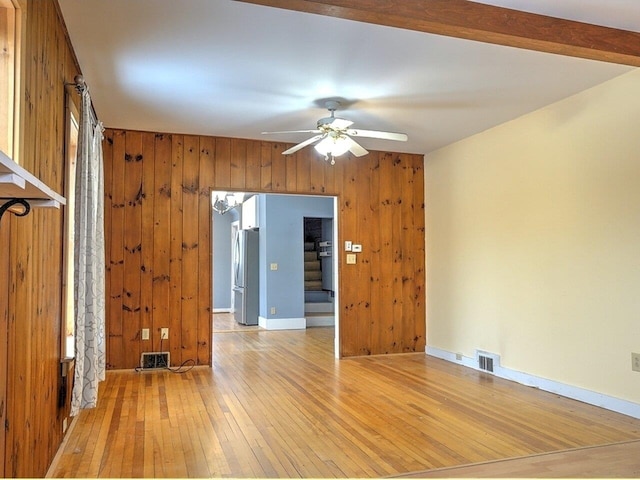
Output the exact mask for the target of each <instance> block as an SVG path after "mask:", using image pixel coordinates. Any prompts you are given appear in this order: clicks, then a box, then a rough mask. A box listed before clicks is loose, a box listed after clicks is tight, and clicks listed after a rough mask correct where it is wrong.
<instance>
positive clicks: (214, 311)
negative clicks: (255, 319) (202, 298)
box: [213, 308, 233, 313]
mask: <svg viewBox="0 0 640 480" xmlns="http://www.w3.org/2000/svg"><path fill="white" fill-rule="evenodd" d="M213 313H233V309H232V308H214V309H213Z"/></svg>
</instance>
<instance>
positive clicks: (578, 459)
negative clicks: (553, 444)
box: [396, 440, 640, 478]
mask: <svg viewBox="0 0 640 480" xmlns="http://www.w3.org/2000/svg"><path fill="white" fill-rule="evenodd" d="M571 477H574V478H575V477H581V478H640V440H636V441H632V442H622V443H614V444H611V445H604V446H599V447H582V448H576V449H572V450H566V451H564V452H554V453H541V454H539V455H530V456H528V457H521V458H512V459H506V460H496V461H493V462H485V463H478V464H473V465H465V466H462V467H449V468H437V469H434V470H427V471H422V472H415V473H410V474H406V475H399V476H398V477H396V478H571Z"/></svg>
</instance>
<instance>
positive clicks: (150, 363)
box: [140, 352, 171, 370]
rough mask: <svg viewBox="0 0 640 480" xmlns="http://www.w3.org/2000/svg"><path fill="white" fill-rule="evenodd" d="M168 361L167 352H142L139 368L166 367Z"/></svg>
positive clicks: (153, 368)
mask: <svg viewBox="0 0 640 480" xmlns="http://www.w3.org/2000/svg"><path fill="white" fill-rule="evenodd" d="M169 365H171V363H170V362H169V352H144V353H143V354H142V355H140V368H141V369H142V370H156V369H158V368H167V367H168V366H169Z"/></svg>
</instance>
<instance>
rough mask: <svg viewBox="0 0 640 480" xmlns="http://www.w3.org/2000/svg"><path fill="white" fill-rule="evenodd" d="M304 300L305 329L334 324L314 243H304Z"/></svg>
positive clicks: (329, 300) (331, 300) (328, 295)
mask: <svg viewBox="0 0 640 480" xmlns="http://www.w3.org/2000/svg"><path fill="white" fill-rule="evenodd" d="M304 300H305V304H304V307H305V308H304V312H305V313H304V316H305V318H306V320H307V327H320V326H330V325H334V324H335V317H334V313H333V299H332V298H331V296H330V294H329V292H327V291H325V290H323V289H322V263H321V260H320V258H319V256H318V250H317V247H316V242H305V243H304Z"/></svg>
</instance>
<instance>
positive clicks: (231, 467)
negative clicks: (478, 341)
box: [49, 328, 640, 478]
mask: <svg viewBox="0 0 640 480" xmlns="http://www.w3.org/2000/svg"><path fill="white" fill-rule="evenodd" d="M333 335H334V330H333V328H313V329H307V330H297V331H261V330H255V331H246V332H239V333H236V332H227V333H223V334H214V366H213V368H208V367H198V368H195V369H193V370H191V371H189V372H188V373H185V374H181V375H179V374H174V373H170V372H166V371H164V372H143V373H135V372H133V371H112V372H109V373H108V374H107V380H106V381H105V382H104V383H103V384H101V386H100V400H99V403H98V407H97V408H96V409H94V410H86V411H83V412H81V414H80V415H79V417H78V419H77V420H76V422H75V423H74V425H73V430H72V431H71V432H70V433H69V434H68V435H67V439H66V440H65V443H64V444H63V445H62V447H61V450H60V452H59V455H58V457H57V458H56V461H54V464H53V465H52V468H51V469H50V472H49V474H50V476H53V477H76V478H77V477H164V478H166V477H174V478H175V477H244V478H248V477H289V478H296V477H314V478H319V477H320V478H330V477H385V476H399V475H403V474H408V473H410V472H422V473H424V471H426V470H431V469H437V468H443V467H454V466H462V465H467V464H471V463H477V462H488V461H494V460H500V459H505V458H514V457H523V456H531V455H540V454H545V453H549V452H558V451H564V450H569V449H576V448H580V447H590V446H596V445H607V444H612V443H618V442H629V441H633V440H640V420H638V419H633V418H630V417H627V416H624V415H620V414H616V413H612V412H608V411H606V410H603V409H599V408H596V407H592V406H589V405H586V404H583V403H580V402H576V401H573V400H569V399H566V398H563V397H559V396H557V395H553V394H549V393H546V392H541V391H539V390H536V389H533V388H528V387H524V386H521V385H517V384H514V383H511V382H508V381H505V380H502V379H498V378H495V377H492V376H490V375H487V374H484V373H480V372H476V371H474V370H471V369H467V368H464V367H462V366H459V365H454V364H450V363H447V362H444V361H442V360H439V359H435V358H431V357H427V356H426V355H424V354H421V353H416V354H404V355H392V356H377V357H360V358H348V359H343V360H336V359H334V358H333V353H332V345H333ZM603 461H606V460H603ZM575 467H576V470H575V471H574V474H571V475H569V474H564V475H559V476H581V475H580V473H581V471H580V465H575ZM612 472H613V474H612V475H611V476H616V475H615V467H614V469H613V470H612ZM526 476H536V474H535V473H530V472H528V473H527V475H526ZM582 476H585V475H582Z"/></svg>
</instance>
